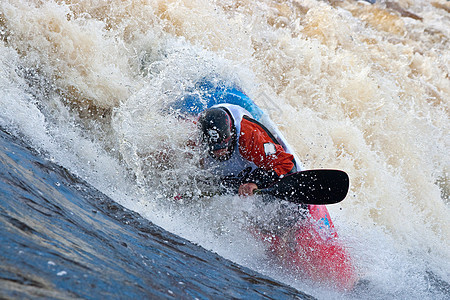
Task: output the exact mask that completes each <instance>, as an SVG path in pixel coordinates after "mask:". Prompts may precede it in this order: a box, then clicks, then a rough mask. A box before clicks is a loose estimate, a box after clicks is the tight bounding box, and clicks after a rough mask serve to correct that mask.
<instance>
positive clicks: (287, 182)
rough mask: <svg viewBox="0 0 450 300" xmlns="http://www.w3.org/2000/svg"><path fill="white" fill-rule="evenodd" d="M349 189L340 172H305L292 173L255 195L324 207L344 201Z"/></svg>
mask: <svg viewBox="0 0 450 300" xmlns="http://www.w3.org/2000/svg"><path fill="white" fill-rule="evenodd" d="M348 188H349V178H348V175H347V173H345V172H344V171H340V170H328V169H321V170H307V171H302V172H297V173H293V174H290V175H287V176H286V177H284V178H282V179H281V180H280V181H278V182H276V183H275V184H273V185H271V186H270V187H268V188H266V189H261V190H256V191H255V192H256V193H260V194H270V195H272V196H275V197H277V198H280V199H283V200H286V201H290V202H294V203H297V204H315V205H326V204H335V203H338V202H340V201H342V200H344V198H345V196H346V195H347V192H348Z"/></svg>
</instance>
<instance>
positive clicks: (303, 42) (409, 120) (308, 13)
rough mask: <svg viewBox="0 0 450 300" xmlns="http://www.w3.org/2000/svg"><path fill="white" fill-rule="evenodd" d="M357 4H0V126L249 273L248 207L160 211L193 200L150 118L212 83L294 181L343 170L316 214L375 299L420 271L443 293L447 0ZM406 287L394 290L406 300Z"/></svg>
mask: <svg viewBox="0 0 450 300" xmlns="http://www.w3.org/2000/svg"><path fill="white" fill-rule="evenodd" d="M372 2H373V3H370V1H369V2H367V1H350V0H346V1H327V2H324V1H315V0H296V1H276V0H261V1H237V2H230V1H226V0H220V1H202V0H191V1H156V0H155V1H121V2H117V1H109V2H102V1H91V0H86V1H25V0H14V1H10V0H5V1H2V3H1V4H0V28H1V30H0V39H1V41H2V43H1V45H0V53H1V58H0V65H1V68H0V74H1V76H0V86H1V89H0V95H1V100H0V125H1V126H2V127H6V128H8V129H9V130H10V131H13V132H15V133H16V134H18V135H22V136H24V137H25V138H26V139H27V140H28V141H30V143H31V144H32V145H33V146H34V147H35V148H37V149H39V150H40V151H41V152H42V153H45V154H46V155H47V156H48V157H49V158H51V159H53V160H55V161H57V162H58V163H59V164H61V165H63V166H65V167H68V168H69V169H71V170H72V171H73V172H74V173H76V174H79V175H81V176H82V177H83V178H87V179H88V181H89V182H90V183H92V184H94V185H95V186H96V187H98V188H99V189H100V190H102V191H103V192H105V193H106V194H107V195H110V196H112V197H113V198H114V199H116V200H117V201H118V202H120V203H121V204H124V205H125V206H127V207H129V208H131V209H133V210H135V211H137V212H139V213H141V214H143V215H145V216H146V217H147V218H149V219H150V220H152V221H154V222H156V223H158V224H161V225H163V227H165V228H166V229H169V230H171V231H172V232H175V233H177V234H180V235H182V236H184V237H188V238H189V239H191V240H193V241H195V242H199V243H201V244H202V245H205V246H206V247H208V248H210V249H213V250H214V251H216V252H218V253H220V254H223V255H225V256H227V257H229V258H231V259H233V260H235V261H238V262H244V263H246V264H247V265H251V266H252V267H254V268H259V269H261V270H265V271H267V270H266V269H264V268H265V267H264V266H262V265H261V264H258V262H257V261H256V260H252V259H251V258H250V257H251V253H250V252H251V251H249V252H246V250H243V249H253V250H255V249H259V250H258V251H259V252H263V249H261V248H258V245H257V243H256V242H255V241H253V242H249V241H250V240H251V238H250V237H248V238H247V236H246V237H245V238H240V237H242V236H244V235H245V233H244V230H242V228H241V227H242V226H241V225H242V224H241V223H240V222H238V221H236V220H242V219H245V215H246V214H247V213H249V212H251V211H252V209H253V208H252V204H251V203H249V204H248V205H243V206H244V207H243V208H242V207H241V208H240V209H237V208H236V206H239V204H237V203H240V202H239V201H238V199H234V198H233V199H229V198H226V199H224V198H220V197H218V198H214V197H213V198H212V199H210V200H208V201H210V202H209V204H208V203H207V202H208V201H206V202H200V203H197V204H193V206H191V207H188V208H185V209H184V208H182V207H180V206H179V205H178V204H177V205H172V204H170V205H169V204H167V203H168V202H170V201H166V200H170V199H172V197H173V194H176V193H178V192H180V191H181V192H187V191H190V192H191V193H193V195H196V193H200V192H199V191H200V190H201V187H200V186H199V181H198V180H197V179H199V178H201V177H205V176H207V174H204V173H202V170H201V169H199V168H198V167H197V166H196V164H195V163H194V162H195V161H196V159H197V157H198V153H196V152H195V151H194V150H192V149H191V148H190V147H189V146H188V145H189V141H191V140H195V134H194V133H195V126H194V124H193V122H191V120H188V121H180V120H179V119H178V118H177V117H176V115H174V114H168V113H167V112H165V111H164V108H165V107H166V105H167V104H168V103H169V102H170V101H172V100H173V99H175V98H178V97H182V96H183V95H184V94H185V93H186V92H189V91H192V88H193V87H194V86H195V83H196V82H198V81H199V80H201V79H202V78H209V79H211V80H212V81H214V80H222V81H226V82H230V83H232V84H235V85H237V86H239V87H240V88H241V89H242V90H243V91H244V92H245V93H246V94H248V95H249V96H250V97H251V98H252V99H254V100H255V102H256V103H257V104H258V105H260V106H261V107H262V108H263V109H265V110H266V111H268V112H270V113H271V117H272V119H273V120H274V122H275V123H276V124H278V126H279V128H280V129H281V130H282V131H283V133H284V135H285V137H286V139H287V140H288V142H289V143H290V144H291V145H292V146H293V148H294V149H295V150H296V152H297V155H298V156H299V157H300V159H301V160H302V162H303V164H304V165H305V167H306V168H322V167H323V168H339V169H343V170H345V171H347V172H348V174H349V175H350V178H351V192H350V195H349V197H348V198H347V199H346V200H345V201H344V202H343V203H342V204H340V205H336V206H331V207H330V208H329V209H330V212H331V215H332V218H333V219H334V220H335V224H336V226H337V227H338V231H339V233H340V235H341V236H343V237H344V238H346V239H347V240H348V241H349V242H350V243H353V247H354V251H353V252H354V254H355V256H356V257H358V258H359V260H360V262H359V263H360V265H361V266H362V272H363V273H364V274H365V276H367V277H369V278H371V279H372V281H374V282H377V284H378V288H380V289H385V290H389V291H391V290H393V289H394V288H393V285H391V283H390V281H391V280H392V278H397V277H399V278H401V277H402V276H403V273H406V278H410V279H411V278H412V277H414V276H412V275H408V274H410V273H414V272H422V273H425V271H426V270H431V271H432V272H433V273H434V274H437V275H438V276H440V277H441V278H443V280H444V281H447V282H449V281H450V278H449V277H448V261H450V252H449V250H448V249H450V244H449V241H450V223H449V222H450V221H449V220H450V218H449V207H448V205H449V202H450V200H449V194H450V183H449V175H448V172H449V167H450V162H449V158H448V149H449V146H450V141H449V135H448V132H450V131H449V124H450V123H449V103H450V96H449V95H450V90H449V89H450V88H449V87H450V84H449V83H450V82H449V81H450V79H449V75H448V74H449V69H448V68H449V64H448V62H449V61H450V53H449V51H448V49H449V37H450V32H449V28H450V26H449V23H450V18H449V15H448V11H449V5H448V1H444V0H433V1H410V0H402V1H397V2H395V3H394V2H390V1H376V2H375V1H372ZM99 174H100V176H99ZM171 187H173V190H172V189H171ZM224 211H228V213H224V214H223V215H224V216H227V217H228V219H227V218H225V217H224V218H221V217H220V214H221V213H222V212H224ZM188 212H189V213H188ZM202 212H205V214H204V215H202ZM230 216H233V217H230ZM230 220H234V222H231V221H230ZM190 224H195V225H194V226H192V227H189V226H187V225H190ZM236 224H237V225H236ZM185 225H186V226H185ZM230 240H233V241H237V242H236V243H234V244H233V247H231V248H229V247H228V246H226V245H227V243H228V242H229V241H230ZM249 243H253V244H252V245H251V246H248V244H249ZM386 245H387V248H388V249H387V250H384V247H385V246H386ZM246 247H247V248H246ZM255 251H256V250H255ZM239 253H241V254H239ZM397 254H398V255H399V256H400V257H401V258H400V259H398V257H397ZM262 256H263V254H262V253H261V256H260V257H262ZM384 261H388V263H384ZM417 261H419V262H420V263H419V264H416V262H417ZM377 264H378V267H374V265H377ZM269 272H270V271H269ZM383 272H384V274H386V275H384V277H383V275H379V274H380V273H383ZM402 272H403V273H402ZM277 276H278V275H277ZM279 276H281V275H279ZM286 280H288V281H289V280H291V279H286ZM399 280H400V279H399ZM294 281H295V280H294ZM411 282H413V283H411V284H405V282H403V285H406V287H405V289H406V291H404V293H405V294H408V293H410V294H408V295H418V294H414V293H419V294H420V293H421V291H418V292H416V291H414V289H413V287H412V286H413V284H414V283H416V284H419V285H420V284H422V283H423V282H422V281H421V280H411ZM292 284H298V283H295V282H294V283H292ZM400 285H402V284H401V283H400ZM314 293H316V294H320V293H321V292H320V291H318V290H314ZM424 293H425V294H426V291H424Z"/></svg>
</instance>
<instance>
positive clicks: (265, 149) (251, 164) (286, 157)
mask: <svg viewBox="0 0 450 300" xmlns="http://www.w3.org/2000/svg"><path fill="white" fill-rule="evenodd" d="M198 126H199V128H200V130H201V138H202V143H203V145H204V146H206V147H207V152H208V154H209V157H208V158H206V159H205V160H204V162H203V163H204V166H206V167H207V168H209V169H210V170H212V172H213V173H214V174H215V175H218V176H222V178H223V182H224V184H225V185H227V186H228V187H233V188H237V189H238V193H239V195H243V196H249V195H253V191H254V190H255V189H258V188H265V187H267V186H269V185H271V184H272V183H274V182H275V181H277V180H278V179H279V178H280V177H281V176H284V175H286V174H289V173H293V172H296V166H295V162H294V156H293V155H292V154H290V153H287V152H286V151H285V150H284V149H283V147H282V146H281V145H280V144H279V143H278V142H277V140H276V138H275V137H274V136H273V135H272V134H271V133H270V132H269V130H268V129H267V128H265V127H264V125H262V124H261V123H259V122H258V121H256V120H255V119H254V118H253V117H252V115H251V114H250V113H249V112H248V111H247V110H245V109H244V108H242V107H240V106H237V105H232V104H219V105H215V106H213V107H211V108H209V109H207V110H205V111H204V112H203V113H202V114H201V115H200V117H199V120H198Z"/></svg>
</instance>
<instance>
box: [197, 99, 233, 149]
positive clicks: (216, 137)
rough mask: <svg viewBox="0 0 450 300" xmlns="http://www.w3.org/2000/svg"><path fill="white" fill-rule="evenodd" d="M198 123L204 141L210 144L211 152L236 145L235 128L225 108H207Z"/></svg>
mask: <svg viewBox="0 0 450 300" xmlns="http://www.w3.org/2000/svg"><path fill="white" fill-rule="evenodd" d="M198 124H199V127H200V129H201V131H202V139H203V142H204V143H206V144H207V145H208V148H209V151H210V152H212V151H215V150H220V149H225V148H229V149H232V148H233V147H234V141H235V128H234V126H233V120H232V119H231V117H230V115H229V114H228V113H227V112H226V111H225V109H223V108H220V107H215V108H210V109H208V110H206V111H205V112H203V114H202V115H201V117H200V119H199V121H198Z"/></svg>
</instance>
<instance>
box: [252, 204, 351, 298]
mask: <svg viewBox="0 0 450 300" xmlns="http://www.w3.org/2000/svg"><path fill="white" fill-rule="evenodd" d="M308 210H309V215H310V216H309V217H308V218H305V219H303V220H300V221H299V222H297V223H296V225H295V226H293V227H292V228H291V229H290V230H288V231H287V232H285V233H284V234H283V235H282V236H280V235H276V234H271V233H262V232H259V233H258V234H257V235H258V236H259V237H260V238H262V239H263V241H264V242H266V243H267V244H268V249H269V254H270V256H271V258H273V259H275V260H276V261H277V262H278V263H279V264H280V265H281V266H283V268H285V269H286V270H288V271H289V272H291V273H293V272H295V274H299V275H300V276H301V277H302V278H305V279H309V280H313V281H314V282H320V283H323V284H326V285H327V286H332V287H334V288H337V289H340V290H350V289H352V287H353V286H354V285H355V283H356V281H357V280H358V276H357V272H356V268H355V267H354V265H353V262H352V260H351V257H350V255H349V253H348V251H347V249H346V248H345V247H344V245H342V243H341V242H340V240H339V238H338V235H337V233H336V230H335V229H334V225H333V223H332V222H331V219H330V215H329V213H328V210H327V208H326V207H325V206H318V205H308Z"/></svg>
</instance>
